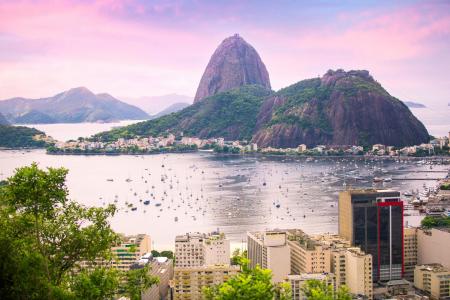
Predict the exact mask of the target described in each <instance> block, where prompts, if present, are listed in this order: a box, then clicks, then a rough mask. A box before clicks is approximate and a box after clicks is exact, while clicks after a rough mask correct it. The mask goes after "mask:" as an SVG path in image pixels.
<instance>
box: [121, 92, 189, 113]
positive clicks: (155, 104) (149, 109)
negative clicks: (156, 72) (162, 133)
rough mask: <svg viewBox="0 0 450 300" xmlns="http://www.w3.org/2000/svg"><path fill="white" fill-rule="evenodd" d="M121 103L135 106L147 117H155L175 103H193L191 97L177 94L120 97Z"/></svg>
mask: <svg viewBox="0 0 450 300" xmlns="http://www.w3.org/2000/svg"><path fill="white" fill-rule="evenodd" d="M120 99H122V100H123V101H125V102H126V103H128V104H131V105H135V106H137V107H139V108H141V109H142V110H144V111H145V112H146V113H148V114H149V115H156V114H159V113H160V112H161V110H163V109H164V110H165V109H167V108H168V107H170V106H171V105H174V104H177V103H187V104H191V103H192V101H193V98H192V97H189V96H185V95H178V94H168V95H162V96H144V97H138V98H133V97H120Z"/></svg>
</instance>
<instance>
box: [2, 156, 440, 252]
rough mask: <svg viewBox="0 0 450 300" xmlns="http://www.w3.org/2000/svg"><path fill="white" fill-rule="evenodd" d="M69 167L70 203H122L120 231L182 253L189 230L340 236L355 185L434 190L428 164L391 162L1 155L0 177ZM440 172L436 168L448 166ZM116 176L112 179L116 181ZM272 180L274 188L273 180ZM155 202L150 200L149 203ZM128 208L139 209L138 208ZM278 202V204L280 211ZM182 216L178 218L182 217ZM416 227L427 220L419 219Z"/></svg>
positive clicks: (233, 235)
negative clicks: (181, 240) (346, 196)
mask: <svg viewBox="0 0 450 300" xmlns="http://www.w3.org/2000/svg"><path fill="white" fill-rule="evenodd" d="M32 162H38V163H39V165H40V166H41V167H47V166H52V167H61V166H62V167H65V168H68V169H69V174H68V178H67V185H68V188H69V191H70V197H71V198H72V199H74V200H76V201H78V202H80V203H83V204H85V205H95V206H102V205H106V204H108V203H115V201H116V204H117V205H118V206H119V207H120V211H119V213H118V214H117V215H116V216H115V217H114V218H113V219H112V225H113V227H114V229H115V230H116V231H119V232H124V233H127V234H133V233H148V234H150V235H151V236H152V239H153V240H154V245H155V247H156V248H159V249H162V248H173V243H174V242H173V241H174V237H175V235H177V234H181V233H184V232H187V231H209V230H213V229H217V228H219V229H220V230H221V231H223V232H225V233H226V234H227V235H228V237H229V238H230V239H231V240H232V242H233V243H234V244H235V245H237V244H240V242H241V241H242V240H243V239H245V233H246V231H249V230H261V229H266V228H267V229H269V228H294V227H298V228H302V229H303V230H305V231H306V232H308V233H321V232H336V231H337V200H338V193H339V191H341V190H343V189H344V188H345V187H344V186H343V183H344V182H345V183H346V186H347V187H348V186H352V187H370V186H372V178H373V176H380V177H392V178H393V179H395V178H406V177H407V178H412V177H416V178H418V177H420V178H429V180H425V181H416V180H393V181H392V182H389V183H384V184H382V185H380V186H379V187H385V188H394V189H398V190H401V191H410V190H413V189H414V190H416V189H422V188H423V185H427V186H434V185H435V184H436V181H435V180H433V178H434V177H439V176H440V177H443V176H445V174H444V173H428V172H425V173H423V172H420V173H416V172H415V171H418V170H419V171H427V170H429V166H419V165H416V163H413V162H409V163H396V162H393V161H389V160H380V161H370V160H364V159H363V158H360V159H351V158H347V159H342V158H340V159H333V158H322V159H317V160H311V161H307V160H306V158H283V157H253V156H218V155H215V154H212V153H201V152H199V153H189V154H170V155H163V154H160V155H147V156H131V155H130V156H127V155H123V156H53V155H47V154H45V151H44V150H32V151H11V150H10V151H0V173H1V174H0V178H1V179H4V178H6V177H8V176H10V175H12V174H13V172H14V169H15V168H17V167H20V166H24V165H29V164H31V163H32ZM445 169H446V168H445V167H444V166H434V169H433V170H434V171H439V170H445ZM108 180H112V181H108ZM264 183H265V184H264ZM146 200H149V201H150V204H149V205H145V204H144V203H143V202H144V201H146ZM127 204H131V205H132V207H136V208H137V209H136V210H135V211H132V210H131V209H130V207H128V205H127ZM277 205H279V208H277V207H276V206H277ZM176 219H177V221H176ZM408 220H409V222H411V223H414V222H418V221H419V219H418V218H417V217H411V218H409V219H408Z"/></svg>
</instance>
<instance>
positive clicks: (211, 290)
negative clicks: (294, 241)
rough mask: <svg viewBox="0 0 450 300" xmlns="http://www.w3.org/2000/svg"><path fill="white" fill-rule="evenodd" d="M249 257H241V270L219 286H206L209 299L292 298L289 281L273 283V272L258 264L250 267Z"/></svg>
mask: <svg viewBox="0 0 450 300" xmlns="http://www.w3.org/2000/svg"><path fill="white" fill-rule="evenodd" d="M248 263H249V261H248V259H246V258H241V259H240V262H239V264H240V265H241V272H240V273H239V274H238V275H236V276H233V277H231V278H230V279H229V280H227V281H226V282H224V283H222V284H219V285H217V286H213V287H208V288H205V289H204V291H203V294H204V296H205V298H206V299H208V300H234V299H237V300H250V299H260V300H273V299H280V300H288V299H291V293H290V286H289V284H288V283H282V284H273V283H272V273H271V271H270V270H268V269H262V268H260V267H259V266H256V268H254V269H250V268H249V267H248Z"/></svg>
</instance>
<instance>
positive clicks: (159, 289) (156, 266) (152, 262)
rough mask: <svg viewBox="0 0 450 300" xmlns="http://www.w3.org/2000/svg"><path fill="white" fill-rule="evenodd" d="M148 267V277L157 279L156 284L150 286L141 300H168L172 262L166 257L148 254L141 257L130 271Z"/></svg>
mask: <svg viewBox="0 0 450 300" xmlns="http://www.w3.org/2000/svg"><path fill="white" fill-rule="evenodd" d="M145 265H149V267H150V271H149V273H150V275H152V276H155V277H158V278H159V282H158V284H155V285H152V286H151V287H150V288H149V289H147V290H146V291H144V292H143V293H142V295H141V296H142V297H141V298H142V300H166V299H169V296H170V295H169V288H170V280H172V278H173V261H172V260H171V259H168V258H167V257H152V255H151V254H150V253H147V254H145V255H144V256H142V257H141V258H140V259H139V261H137V262H135V263H134V264H133V265H132V266H131V269H136V268H143V267H144V266H145Z"/></svg>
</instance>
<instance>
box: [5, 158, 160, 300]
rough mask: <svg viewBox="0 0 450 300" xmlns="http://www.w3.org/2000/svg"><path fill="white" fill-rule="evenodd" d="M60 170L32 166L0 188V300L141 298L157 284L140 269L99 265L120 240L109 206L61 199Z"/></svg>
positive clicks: (109, 257)
mask: <svg viewBox="0 0 450 300" xmlns="http://www.w3.org/2000/svg"><path fill="white" fill-rule="evenodd" d="M67 172H68V171H67V170H66V169H63V168H60V169H55V168H48V169H47V170H41V169H39V168H38V167H37V165H36V164H32V165H31V166H28V167H22V168H19V169H17V170H16V173H15V174H14V175H13V176H12V177H10V178H8V179H7V181H6V183H5V184H4V185H2V186H1V187H0V270H1V272H0V299H5V300H6V299H31V300H33V299H99V300H100V299H115V298H118V297H120V296H126V297H129V298H131V299H140V295H141V291H142V290H145V289H146V288H148V287H149V286H150V285H152V284H153V283H155V282H156V281H157V280H158V279H157V278H155V277H152V276H150V275H149V273H148V269H147V268H143V269H138V270H133V271H127V272H123V271H119V270H114V269H112V268H111V267H109V266H110V264H105V265H104V266H101V265H99V264H98V259H103V260H105V261H106V262H110V261H111V260H112V259H114V257H113V256H112V252H111V247H112V246H114V245H116V244H117V243H118V242H119V240H120V239H119V236H118V235H117V234H116V233H115V232H114V231H113V230H112V229H111V226H110V224H109V218H110V217H112V216H113V215H114V214H115V212H116V207H115V206H114V205H109V206H108V207H105V208H99V207H85V206H83V205H80V204H78V203H77V202H75V201H72V200H70V199H68V190H67V187H66V184H65V180H66V175H67ZM81 262H84V263H85V264H86V265H88V266H89V268H82V265H81Z"/></svg>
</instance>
